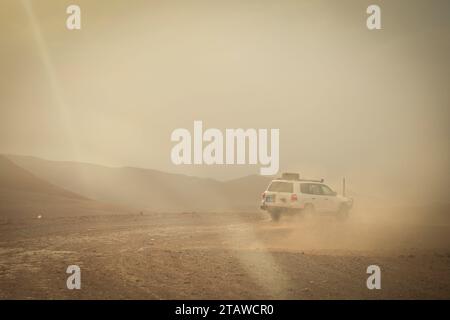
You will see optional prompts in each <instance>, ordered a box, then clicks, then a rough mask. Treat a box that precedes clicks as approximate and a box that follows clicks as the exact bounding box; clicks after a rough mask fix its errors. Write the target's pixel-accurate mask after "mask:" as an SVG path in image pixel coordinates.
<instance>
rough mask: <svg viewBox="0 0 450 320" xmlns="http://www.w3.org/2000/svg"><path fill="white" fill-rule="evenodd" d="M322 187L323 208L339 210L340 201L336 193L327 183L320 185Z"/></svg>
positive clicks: (331, 210) (327, 210)
mask: <svg viewBox="0 0 450 320" xmlns="http://www.w3.org/2000/svg"><path fill="white" fill-rule="evenodd" d="M320 187H321V189H322V201H323V208H324V211H326V212H335V211H337V210H338V206H339V204H338V201H337V197H336V193H335V192H334V191H333V190H331V188H330V187H328V186H327V185H324V184H322V185H320Z"/></svg>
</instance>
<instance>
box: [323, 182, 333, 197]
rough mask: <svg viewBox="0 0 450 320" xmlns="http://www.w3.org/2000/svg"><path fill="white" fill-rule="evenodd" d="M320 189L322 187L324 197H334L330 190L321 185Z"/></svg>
mask: <svg viewBox="0 0 450 320" xmlns="http://www.w3.org/2000/svg"><path fill="white" fill-rule="evenodd" d="M321 187H322V192H323V194H324V195H326V196H331V195H334V192H333V190H331V189H330V188H329V187H328V186H326V185H324V184H323V185H321Z"/></svg>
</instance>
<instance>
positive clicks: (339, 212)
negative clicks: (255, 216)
mask: <svg viewBox="0 0 450 320" xmlns="http://www.w3.org/2000/svg"><path fill="white" fill-rule="evenodd" d="M352 206H353V200H352V199H349V198H346V197H344V196H338V195H337V193H336V192H334V191H333V190H331V188H330V187H328V186H327V185H325V184H324V183H323V179H322V180H320V181H319V180H303V179H299V176H298V174H283V176H282V178H279V179H275V180H272V182H271V183H270V184H269V187H268V188H267V190H266V191H264V193H263V194H262V202H261V209H263V210H267V211H268V212H269V213H270V215H271V217H272V219H273V220H275V221H277V220H279V219H280V216H281V214H282V213H283V214H284V213H311V214H313V213H314V214H316V213H318V214H335V215H336V216H337V217H338V218H340V219H345V218H347V216H348V212H349V210H350V209H351V208H352Z"/></svg>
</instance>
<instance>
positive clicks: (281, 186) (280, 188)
mask: <svg viewBox="0 0 450 320" xmlns="http://www.w3.org/2000/svg"><path fill="white" fill-rule="evenodd" d="M267 190H268V191H273V192H289V193H293V190H294V186H293V184H292V183H290V182H282V181H273V182H272V183H271V184H270V186H269V189H267Z"/></svg>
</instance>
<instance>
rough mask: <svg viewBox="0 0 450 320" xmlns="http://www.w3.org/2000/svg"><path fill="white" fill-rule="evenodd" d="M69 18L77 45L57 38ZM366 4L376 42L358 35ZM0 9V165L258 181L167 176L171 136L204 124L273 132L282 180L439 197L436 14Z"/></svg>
mask: <svg viewBox="0 0 450 320" xmlns="http://www.w3.org/2000/svg"><path fill="white" fill-rule="evenodd" d="M73 3H76V4H78V5H79V6H80V7H81V10H82V13H81V14H82V30H79V31H69V30H67V29H66V28H65V20H66V17H67V15H66V13H65V10H66V7H67V6H68V5H69V4H73ZM372 3H376V4H378V5H380V6H381V10H382V28H383V29H382V30H379V31H369V30H368V29H367V28H366V18H367V14H366V8H367V6H368V5H369V4H372ZM27 5H28V9H29V10H28V11H27V10H26V8H27ZM0 6H1V10H0V39H1V47H0V106H1V107H0V108H1V109H0V152H1V153H14V154H25V155H34V156H38V157H43V158H47V159H54V160H78V161H85V162H93V163H99V164H105V165H113V166H138V167H145V168H153V169H159V170H164V171H169V172H178V173H185V174H191V175H200V176H210V177H216V178H219V179H227V178H232V177H237V176H241V175H245V174H249V173H257V172H258V170H259V166H254V167H248V166H233V167H217V166H216V167H207V166H181V167H177V166H175V165H173V164H172V163H171V161H170V150H171V148H172V146H173V145H174V143H172V142H171V141H170V134H171V132H172V131H173V130H174V129H176V128H180V127H186V128H188V129H190V130H192V125H193V121H194V120H202V121H203V124H204V126H205V127H215V128H219V129H225V128H238V127H242V128H279V129H280V162H281V166H280V169H281V171H300V172H304V173H305V175H308V176H325V177H330V179H337V178H338V177H341V176H344V175H346V176H347V177H349V178H348V179H350V181H353V182H354V183H355V184H359V186H361V187H364V186H367V185H370V184H371V183H373V182H376V183H377V184H381V185H383V184H392V183H395V181H402V183H401V184H400V185H396V186H395V188H399V189H405V190H406V191H407V192H409V191H408V190H409V189H411V194H412V195H413V194H414V195H415V194H417V193H423V194H428V193H433V194H434V195H436V190H439V191H440V192H442V194H443V195H446V196H448V192H449V191H450V190H449V189H450V188H449V185H450V184H449V155H450V148H449V119H450V117H449V108H450V104H449V102H450V90H449V89H450V88H449V84H450V72H449V71H450V68H449V66H450V64H449V58H448V57H449V56H450V2H449V1H447V0H442V1H425V0H423V1H398V0H396V1H361V0H354V1H332V0H330V1H154V2H152V1H143V0H142V1H137V0H120V1H119V0H102V1H98V0H95V1H93V0H77V1H61V0H53V1H50V0H35V1H33V0H30V1H18V0H2V2H1V4H0ZM422 191H423V192H422ZM431 191H432V192H431Z"/></svg>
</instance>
